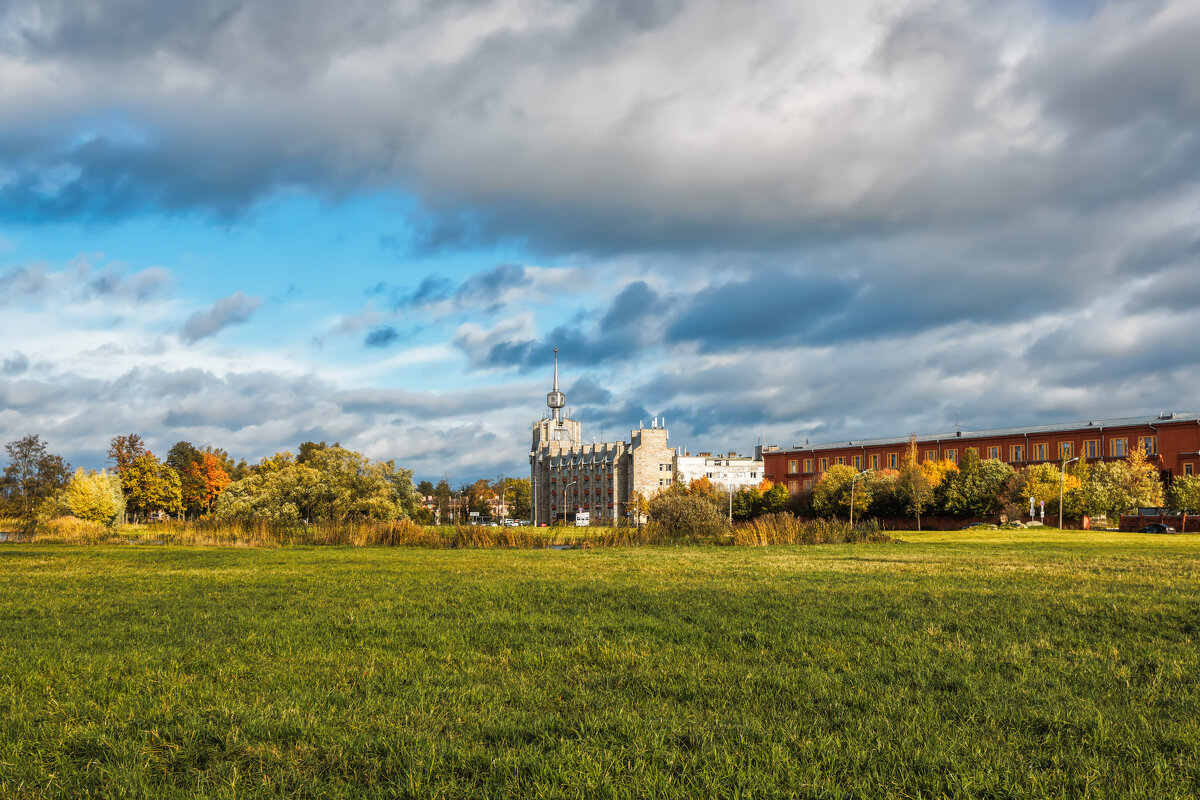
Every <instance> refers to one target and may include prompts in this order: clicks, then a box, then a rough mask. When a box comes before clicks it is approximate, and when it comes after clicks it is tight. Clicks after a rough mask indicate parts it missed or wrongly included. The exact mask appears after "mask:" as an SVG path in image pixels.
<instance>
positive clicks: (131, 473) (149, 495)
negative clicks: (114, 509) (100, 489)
mask: <svg viewBox="0 0 1200 800" xmlns="http://www.w3.org/2000/svg"><path fill="white" fill-rule="evenodd" d="M121 487H122V488H123V489H124V491H125V504H126V507H127V508H128V509H129V511H131V512H132V513H133V514H134V516H135V518H137V519H139V520H145V519H147V518H148V517H149V516H150V515H151V514H154V513H156V512H160V511H161V512H163V513H165V514H178V513H180V512H181V511H182V510H183V497H182V487H181V483H180V480H179V473H178V472H176V471H175V470H173V469H171V468H170V467H169V466H167V465H166V464H163V463H162V462H160V461H159V460H158V458H157V457H155V455H154V453H151V452H150V451H146V453H145V454H143V455H140V456H138V457H137V458H135V459H134V460H133V463H131V464H129V466H127V467H126V468H125V470H124V471H123V472H122V473H121Z"/></svg>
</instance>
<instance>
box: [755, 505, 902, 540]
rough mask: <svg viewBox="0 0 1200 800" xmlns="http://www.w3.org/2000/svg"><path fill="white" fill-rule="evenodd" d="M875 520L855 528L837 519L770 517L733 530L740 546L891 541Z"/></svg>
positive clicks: (761, 518) (769, 515) (762, 517)
mask: <svg viewBox="0 0 1200 800" xmlns="http://www.w3.org/2000/svg"><path fill="white" fill-rule="evenodd" d="M891 540H892V539H891V537H890V536H888V535H887V534H886V533H884V532H883V531H882V530H881V529H880V527H879V523H877V522H876V521H875V520H868V521H867V522H860V523H859V524H857V525H851V524H850V523H849V522H843V521H841V520H837V519H816V520H800V519H797V518H796V517H794V516H792V515H791V514H787V513H783V514H767V515H764V516H761V517H758V518H757V519H752V520H750V521H748V522H743V523H741V524H739V525H737V526H735V527H734V529H733V543H734V544H737V545H775V544H855V543H859V542H890V541H891Z"/></svg>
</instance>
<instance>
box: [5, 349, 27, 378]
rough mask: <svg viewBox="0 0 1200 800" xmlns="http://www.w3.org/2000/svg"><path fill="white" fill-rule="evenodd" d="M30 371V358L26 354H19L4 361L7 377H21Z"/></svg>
mask: <svg viewBox="0 0 1200 800" xmlns="http://www.w3.org/2000/svg"><path fill="white" fill-rule="evenodd" d="M28 369H29V356H27V355H25V354H24V353H17V354H16V355H14V356H13V357H12V358H6V359H4V367H3V370H4V374H5V375H20V374H21V373H23V372H26V371H27V370H28Z"/></svg>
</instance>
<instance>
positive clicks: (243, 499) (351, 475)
mask: <svg viewBox="0 0 1200 800" xmlns="http://www.w3.org/2000/svg"><path fill="white" fill-rule="evenodd" d="M302 447H303V446H302ZM417 508H418V501H417V494H416V490H415V489H414V488H413V484H412V472H410V471H409V470H406V469H401V468H399V467H397V466H396V464H395V462H394V461H372V460H370V459H369V458H367V457H366V456H364V455H362V454H361V453H356V452H354V451H353V450H347V449H345V448H343V447H341V446H339V445H332V446H324V447H317V448H308V450H307V455H306V457H305V460H304V461H303V462H299V460H297V462H296V463H290V464H287V465H286V466H283V467H280V468H278V469H275V468H271V469H263V470H257V471H255V472H253V473H252V474H250V475H249V476H247V477H245V478H242V479H241V480H239V481H235V482H234V483H231V484H229V486H227V487H225V489H224V491H222V492H221V493H220V496H219V497H218V499H217V502H216V509H215V514H216V516H217V517H218V518H221V519H228V518H234V517H257V518H263V519H277V520H284V521H300V520H309V521H311V520H325V521H347V520H368V519H375V520H394V519H403V518H409V517H411V516H412V515H413V514H414V513H415V512H416V510H417Z"/></svg>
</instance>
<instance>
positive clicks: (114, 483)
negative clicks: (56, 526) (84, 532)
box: [61, 467, 125, 526]
mask: <svg viewBox="0 0 1200 800" xmlns="http://www.w3.org/2000/svg"><path fill="white" fill-rule="evenodd" d="M61 506H62V510H63V511H64V512H65V513H68V514H70V515H71V516H74V517H78V518H79V519H83V520H88V521H89V522H99V523H101V524H103V525H109V526H111V525H116V524H117V523H118V522H120V521H121V518H122V517H123V516H124V515H125V493H124V491H122V489H121V479H120V478H119V477H117V476H116V475H115V474H112V475H110V474H109V473H108V472H107V471H106V470H100V471H99V472H95V471H90V472H89V471H86V470H84V469H83V467H80V468H79V469H77V470H76V471H75V475H74V476H73V477H72V478H71V480H70V482H69V483H68V484H67V487H66V489H65V490H64V491H63V495H62V501H61Z"/></svg>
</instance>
